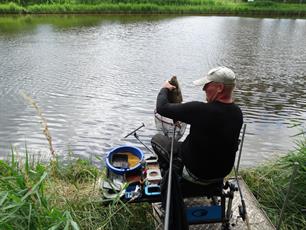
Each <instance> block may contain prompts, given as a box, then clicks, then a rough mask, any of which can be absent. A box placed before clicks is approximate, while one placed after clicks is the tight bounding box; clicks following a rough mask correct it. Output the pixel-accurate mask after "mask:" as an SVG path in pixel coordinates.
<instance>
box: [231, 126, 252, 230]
mask: <svg viewBox="0 0 306 230" xmlns="http://www.w3.org/2000/svg"><path fill="white" fill-rule="evenodd" d="M245 130H246V124H244V125H243V131H242V137H241V143H240V149H239V156H238V162H237V167H235V165H234V172H235V178H236V181H237V186H238V191H239V194H240V200H241V205H239V206H238V208H239V215H240V216H241V218H242V219H243V220H245V221H246V224H247V228H248V229H249V230H250V229H251V227H250V223H249V218H248V215H247V209H246V204H245V200H244V198H243V195H242V191H241V188H240V184H239V180H238V169H239V164H240V158H241V152H242V146H243V142H244V136H245Z"/></svg>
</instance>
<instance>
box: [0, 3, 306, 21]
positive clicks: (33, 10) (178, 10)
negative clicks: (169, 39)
mask: <svg viewBox="0 0 306 230" xmlns="http://www.w3.org/2000/svg"><path fill="white" fill-rule="evenodd" d="M304 6H305V4H285V3H276V2H271V1H260V2H257V1H256V2H254V3H252V2H251V3H246V2H234V1H225V0H176V1H174V0H168V1H162V0H99V1H89V2H88V1H52V3H48V4H46V3H44V2H42V3H39V4H38V3H35V2H34V3H31V4H26V5H19V4H17V3H9V4H7V3H5V4H1V3H0V13H2V14H3V13H30V14H41V13H42V14H46V13H61V14H69V13H126V14H131V13H148V14H156V13H159V14H221V15H256V16H257V15H258V16H260V15H265V16H266V15H270V16H297V17H304V16H306V7H304Z"/></svg>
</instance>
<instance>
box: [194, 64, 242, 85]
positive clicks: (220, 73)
mask: <svg viewBox="0 0 306 230" xmlns="http://www.w3.org/2000/svg"><path fill="white" fill-rule="evenodd" d="M210 82H219V83H223V84H225V85H235V84H236V77H235V73H234V72H233V70H231V69H229V68H227V67H225V66H220V67H216V68H213V69H211V70H210V71H209V72H208V73H207V75H206V76H205V77H202V78H200V79H198V80H195V81H194V82H193V84H194V85H197V86H203V87H204V86H205V85H206V84H208V83H210Z"/></svg>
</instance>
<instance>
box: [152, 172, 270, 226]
mask: <svg viewBox="0 0 306 230" xmlns="http://www.w3.org/2000/svg"><path fill="white" fill-rule="evenodd" d="M230 180H234V179H233V178H230ZM239 184H240V188H241V190H242V194H243V197H244V200H245V203H246V209H247V215H248V218H249V228H248V226H247V224H246V223H245V222H244V221H243V220H242V218H241V217H240V216H239V211H238V205H240V204H241V200H240V195H239V192H238V191H237V192H235V196H234V199H233V206H232V212H233V215H232V218H231V221H230V224H231V229H233V230H244V229H252V230H257V229H258V230H275V227H274V226H273V225H272V223H271V221H270V220H269V219H268V217H267V216H266V214H265V213H264V211H263V210H262V209H261V208H260V206H259V204H258V202H257V200H256V199H255V197H254V196H253V194H252V193H251V191H250V190H249V188H248V186H247V185H246V183H245V182H244V181H243V180H242V179H241V178H239ZM184 201H185V204H186V206H187V207H190V206H194V205H199V204H201V205H205V204H209V202H210V201H209V200H207V199H206V198H188V199H184ZM152 208H153V215H154V218H155V223H156V230H159V229H160V230H162V229H163V222H164V220H163V211H162V210H161V203H153V204H152ZM189 229H191V230H206V229H211V230H215V229H216V230H217V229H218V230H219V229H221V224H219V223H218V224H202V225H190V226H189Z"/></svg>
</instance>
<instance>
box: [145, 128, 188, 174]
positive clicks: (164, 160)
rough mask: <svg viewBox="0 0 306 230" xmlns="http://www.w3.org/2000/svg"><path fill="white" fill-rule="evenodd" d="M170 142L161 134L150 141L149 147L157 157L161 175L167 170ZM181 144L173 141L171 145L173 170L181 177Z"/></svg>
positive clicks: (170, 140)
mask: <svg viewBox="0 0 306 230" xmlns="http://www.w3.org/2000/svg"><path fill="white" fill-rule="evenodd" d="M171 142H172V139H171V138H169V137H167V136H164V135H162V134H156V135H154V136H153V137H152V139H151V145H152V147H153V150H154V152H155V153H156V154H157V156H158V163H159V166H160V168H161V172H162V175H163V174H164V172H165V171H166V170H168V169H169V161H170V153H171ZM181 145H182V142H178V141H176V140H174V143H173V164H172V167H173V170H175V171H176V173H177V174H178V175H179V176H181V175H182V171H183V162H182V152H181Z"/></svg>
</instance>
